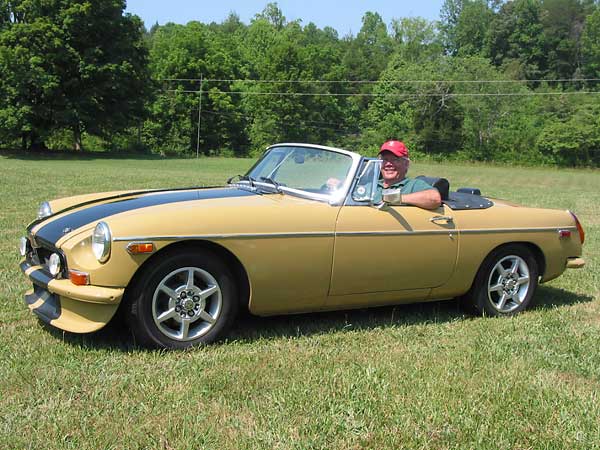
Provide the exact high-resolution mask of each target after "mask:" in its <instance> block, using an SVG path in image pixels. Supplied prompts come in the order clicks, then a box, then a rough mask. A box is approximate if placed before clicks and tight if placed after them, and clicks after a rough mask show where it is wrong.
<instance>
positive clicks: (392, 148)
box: [379, 141, 408, 158]
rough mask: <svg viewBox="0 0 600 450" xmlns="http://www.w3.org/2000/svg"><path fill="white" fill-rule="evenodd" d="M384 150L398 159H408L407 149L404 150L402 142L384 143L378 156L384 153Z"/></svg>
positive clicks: (404, 146)
mask: <svg viewBox="0 0 600 450" xmlns="http://www.w3.org/2000/svg"><path fill="white" fill-rule="evenodd" d="M386 150H387V151H388V152H392V153H393V154H394V155H396V156H397V157H399V158H408V149H407V148H406V145H404V142H400V141H386V142H384V143H383V145H382V146H381V149H380V150H379V154H381V153H383V152H385V151H386Z"/></svg>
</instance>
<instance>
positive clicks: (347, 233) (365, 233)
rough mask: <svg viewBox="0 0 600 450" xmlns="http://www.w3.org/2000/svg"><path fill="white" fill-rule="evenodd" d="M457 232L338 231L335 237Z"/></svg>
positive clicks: (452, 231) (446, 231) (454, 231)
mask: <svg viewBox="0 0 600 450" xmlns="http://www.w3.org/2000/svg"><path fill="white" fill-rule="evenodd" d="M457 231H458V230H454V229H453V230H425V231H418V230H417V231H340V232H338V233H336V234H335V235H336V236H344V237H346V236H401V235H405V234H409V235H419V236H424V235H428V234H451V233H456V232H457Z"/></svg>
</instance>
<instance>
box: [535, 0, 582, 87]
mask: <svg viewBox="0 0 600 450" xmlns="http://www.w3.org/2000/svg"><path fill="white" fill-rule="evenodd" d="M584 21H585V8H584V5H583V3H582V2H580V1H579V0H543V1H542V14H541V23H542V25H543V27H544V34H543V46H544V54H545V58H546V59H547V62H546V64H545V66H546V68H547V69H546V73H545V74H544V75H545V77H546V78H548V79H569V78H572V77H574V76H575V74H576V72H577V69H578V66H579V63H580V52H579V41H580V36H581V30H582V28H583V23H584Z"/></svg>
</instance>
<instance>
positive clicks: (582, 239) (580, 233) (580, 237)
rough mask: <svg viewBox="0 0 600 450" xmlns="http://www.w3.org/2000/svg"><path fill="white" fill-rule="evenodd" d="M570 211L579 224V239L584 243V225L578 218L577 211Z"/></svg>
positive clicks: (576, 224)
mask: <svg viewBox="0 0 600 450" xmlns="http://www.w3.org/2000/svg"><path fill="white" fill-rule="evenodd" d="M569 213H570V214H571V215H572V216H573V219H575V226H577V231H578V232H579V239H580V240H581V243H582V244H583V243H584V242H585V231H583V227H582V226H581V224H580V223H579V219H578V218H577V216H576V215H575V213H573V212H572V211H569Z"/></svg>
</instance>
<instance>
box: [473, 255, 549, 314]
mask: <svg viewBox="0 0 600 450" xmlns="http://www.w3.org/2000/svg"><path fill="white" fill-rule="evenodd" d="M538 275H539V273H538V264H537V262H536V260H535V257H534V256H533V254H532V253H531V251H530V250H529V249H528V248H527V247H525V246H523V245H519V244H510V245H506V246H503V247H500V248H498V249H496V250H494V251H493V252H492V253H491V254H490V255H489V256H488V257H487V258H486V259H485V260H484V262H483V264H482V265H481V267H480V268H479V271H478V273H477V276H476V277H475V282H474V283H473V286H472V287H471V290H470V291H469V293H468V294H467V295H466V300H467V302H468V303H469V304H470V305H471V306H473V307H474V308H475V309H476V310H477V311H478V312H479V313H481V314H485V315H489V316H509V315H513V314H516V313H518V312H520V311H523V310H524V309H526V308H527V307H528V306H529V305H530V304H531V299H532V298H533V295H534V293H535V290H536V288H537V285H538Z"/></svg>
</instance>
